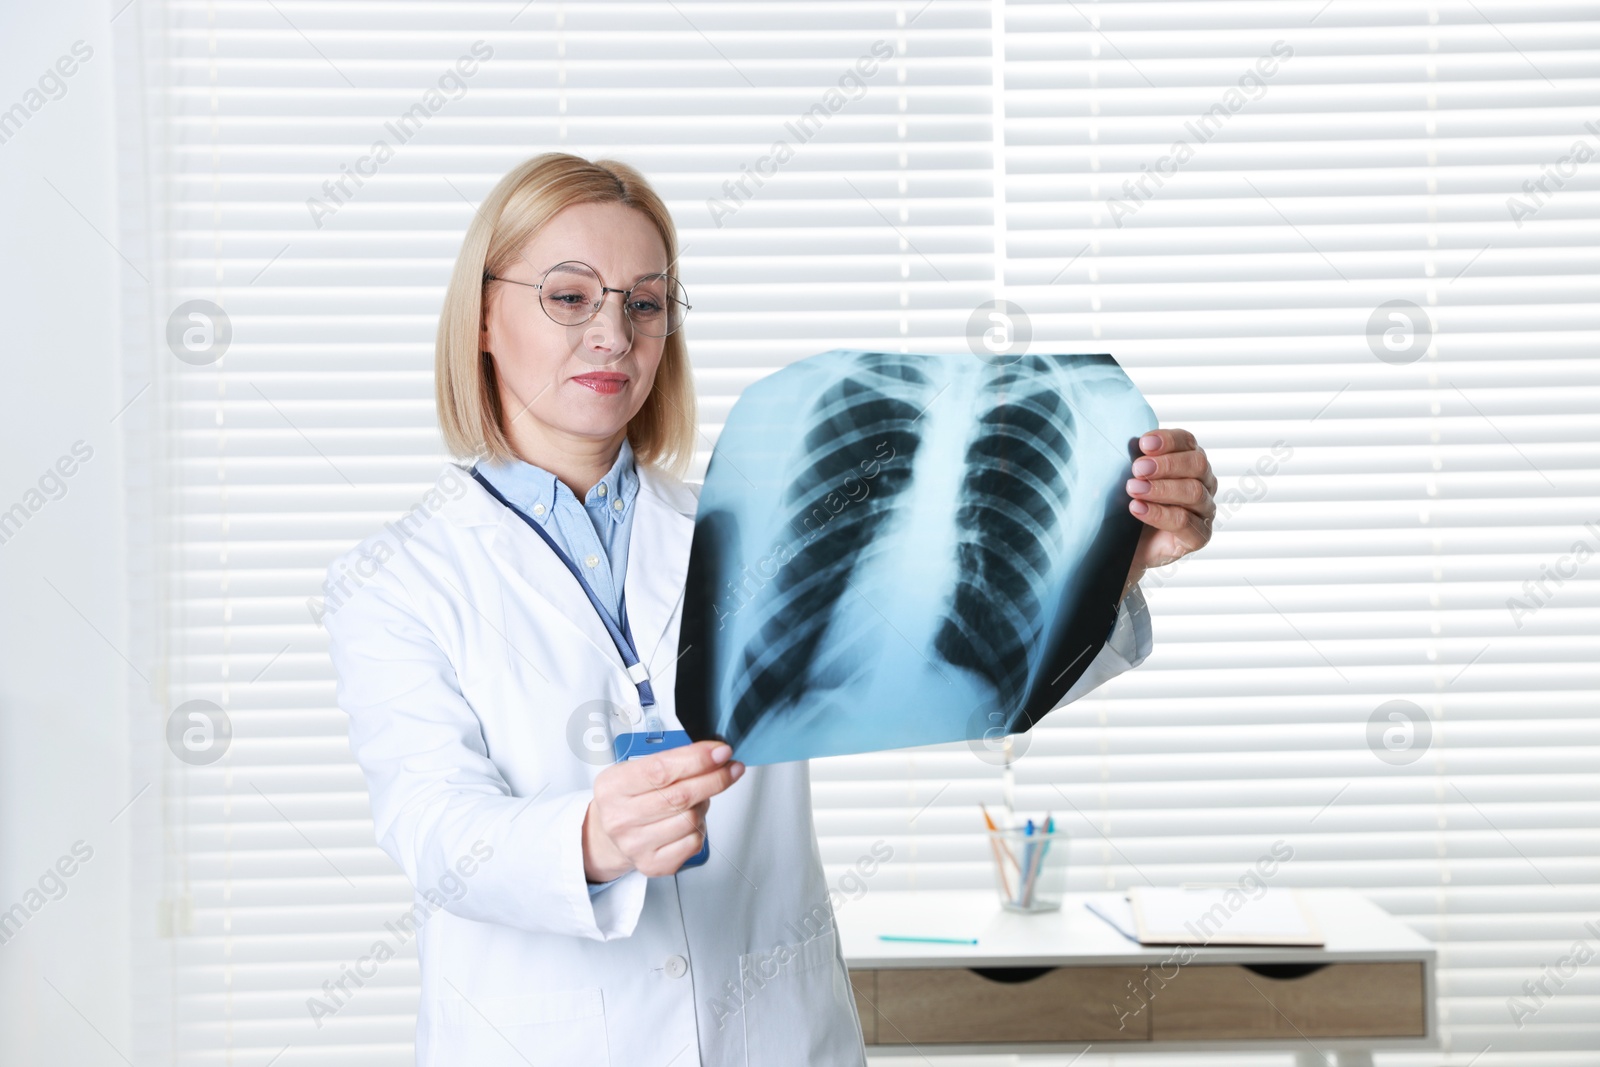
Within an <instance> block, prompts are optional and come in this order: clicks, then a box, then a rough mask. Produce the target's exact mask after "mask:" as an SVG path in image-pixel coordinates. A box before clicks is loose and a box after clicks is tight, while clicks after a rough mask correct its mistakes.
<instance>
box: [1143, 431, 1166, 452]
mask: <svg viewBox="0 0 1600 1067" xmlns="http://www.w3.org/2000/svg"><path fill="white" fill-rule="evenodd" d="M1139 447H1140V448H1142V449H1144V450H1145V451H1146V452H1154V451H1155V450H1156V449H1158V448H1160V447H1161V438H1159V437H1157V436H1156V435H1155V434H1153V433H1147V434H1145V435H1144V436H1143V437H1141V438H1139Z"/></svg>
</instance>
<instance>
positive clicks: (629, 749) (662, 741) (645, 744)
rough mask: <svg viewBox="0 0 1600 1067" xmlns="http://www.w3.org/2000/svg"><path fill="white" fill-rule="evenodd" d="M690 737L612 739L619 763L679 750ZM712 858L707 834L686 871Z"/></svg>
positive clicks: (677, 733)
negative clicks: (675, 749) (673, 749)
mask: <svg viewBox="0 0 1600 1067" xmlns="http://www.w3.org/2000/svg"><path fill="white" fill-rule="evenodd" d="M689 743H690V741H689V735H688V734H686V733H684V732H683V731H682V730H656V731H643V732H639V733H631V734H618V735H616V736H615V737H614V738H612V739H611V745H612V748H613V750H614V751H615V752H616V757H617V762H618V763H621V762H623V761H624V760H635V759H639V758H641V757H643V756H653V755H655V754H656V753H657V752H665V751H667V750H668V749H672V748H679V747H681V746H683V745H687V744H689ZM710 858H711V835H710V834H707V835H706V839H705V841H704V842H703V843H702V844H701V845H700V851H699V852H696V853H695V854H694V855H692V856H690V857H689V858H688V859H686V860H684V861H683V866H682V867H680V868H678V869H679V870H684V869H687V868H689V867H698V866H700V865H701V864H702V863H704V862H705V861H706V860H708V859H710Z"/></svg>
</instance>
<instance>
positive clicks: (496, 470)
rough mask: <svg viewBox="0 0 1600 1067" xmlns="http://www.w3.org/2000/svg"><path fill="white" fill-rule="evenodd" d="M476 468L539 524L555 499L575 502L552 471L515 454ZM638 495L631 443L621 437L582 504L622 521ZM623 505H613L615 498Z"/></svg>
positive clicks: (548, 515) (553, 507)
mask: <svg viewBox="0 0 1600 1067" xmlns="http://www.w3.org/2000/svg"><path fill="white" fill-rule="evenodd" d="M478 470H480V471H482V472H483V476H484V477H485V478H487V479H489V482H490V484H492V485H493V486H494V487H495V488H496V489H498V490H500V492H501V493H502V494H503V495H504V496H505V498H506V499H507V500H509V501H511V502H512V503H513V504H515V505H516V506H517V507H518V508H519V509H520V510H521V511H523V512H524V513H526V514H527V515H529V516H530V517H531V518H533V519H536V520H537V521H538V522H540V523H545V522H548V521H549V519H550V514H551V512H552V511H553V510H554V509H555V506H556V503H557V501H561V502H564V503H567V504H570V505H574V506H575V505H576V504H577V503H578V498H577V496H576V495H575V494H574V493H573V492H572V490H571V489H569V488H567V486H566V485H565V484H564V483H563V482H562V481H561V479H559V478H557V477H556V476H555V475H554V474H552V473H550V472H549V471H547V470H545V469H544V468H543V467H539V466H535V465H534V464H532V463H529V462H527V461H526V460H522V459H517V458H515V457H513V458H511V459H509V460H505V461H503V462H501V461H494V460H482V461H480V462H479V463H478ZM638 494H639V472H638V470H637V469H636V466H635V464H634V459H633V446H632V445H630V444H629V443H628V439H627V438H626V437H624V438H623V439H622V447H621V448H620V449H618V450H617V458H616V461H615V462H613V463H612V464H611V469H610V470H608V471H606V473H605V476H604V477H602V478H601V479H600V480H599V481H598V482H596V483H595V484H594V485H592V486H590V487H589V492H588V495H587V496H586V497H585V499H584V505H585V506H586V507H588V508H593V509H596V510H600V511H603V512H604V513H605V514H607V515H610V516H611V520H612V521H613V522H621V521H622V520H623V518H624V517H626V516H627V514H628V512H629V511H631V510H632V508H633V500H634V497H636V496H637V495H638ZM618 500H620V501H622V506H621V507H620V508H619V507H617V506H616V501H618Z"/></svg>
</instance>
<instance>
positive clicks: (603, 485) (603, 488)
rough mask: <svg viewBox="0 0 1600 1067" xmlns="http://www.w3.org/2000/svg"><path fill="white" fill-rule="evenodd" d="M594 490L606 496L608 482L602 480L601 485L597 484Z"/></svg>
mask: <svg viewBox="0 0 1600 1067" xmlns="http://www.w3.org/2000/svg"><path fill="white" fill-rule="evenodd" d="M594 491H595V492H597V493H599V494H600V495H601V496H605V495H606V483H605V482H601V483H600V484H599V485H597V486H595V489H594Z"/></svg>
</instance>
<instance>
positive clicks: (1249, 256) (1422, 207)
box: [924, 0, 1600, 1065]
mask: <svg viewBox="0 0 1600 1067" xmlns="http://www.w3.org/2000/svg"><path fill="white" fill-rule="evenodd" d="M1594 15H1595V10H1594V8H1593V7H1592V5H1589V6H1585V5H1581V4H1573V3H1523V4H1515V5H1512V4H1456V3H1381V4H1380V3H1346V2H1343V0H1338V2H1335V3H1333V4H1331V5H1329V4H1324V3H1322V2H1321V0H1318V2H1316V3H1308V4H1298V3H1291V4H1251V3H1207V4H1182V3H1177V4H1141V3H1098V4H1092V5H1089V4H1078V5H1067V4H1028V3H1012V4H1008V5H1007V6H1006V27H1005V29H1006V34H1005V41H1006V46H1005V59H1006V65H1005V73H1006V91H1005V105H1006V114H1005V163H1006V184H1005V218H1004V224H1005V242H1006V251H1007V257H1006V262H1005V272H1006V273H1005V279H1006V282H1007V283H1008V286H1007V292H1008V296H1009V297H1010V298H1011V299H1012V300H1013V301H1015V302H1016V303H1018V304H1019V305H1021V306H1022V307H1023V308H1024V309H1025V310H1026V312H1027V313H1028V314H1029V316H1030V319H1031V323H1032V327H1033V331H1034V336H1035V347H1039V345H1040V344H1041V339H1043V344H1044V347H1046V348H1061V347H1067V348H1073V349H1082V348H1085V347H1092V348H1096V349H1104V350H1106V351H1110V352H1113V353H1116V355H1117V357H1118V358H1119V359H1120V360H1121V361H1122V363H1123V365H1124V366H1126V367H1128V368H1129V371H1130V374H1131V375H1132V376H1133V378H1134V379H1135V381H1136V382H1138V383H1139V385H1140V387H1141V388H1142V389H1143V390H1144V391H1145V394H1146V395H1147V397H1148V398H1149V399H1150V402H1151V404H1152V406H1153V407H1154V408H1155V410H1156V411H1157V412H1158V413H1159V414H1160V416H1161V418H1162V420H1163V423H1164V424H1166V425H1177V426H1184V427H1188V428H1190V429H1192V430H1194V431H1195V433H1196V434H1197V436H1198V437H1199V438H1200V440H1201V441H1202V443H1203V444H1204V445H1205V446H1206V448H1207V451H1208V454H1209V455H1210V457H1211V459H1212V462H1213V464H1214V465H1215V467H1216V468H1217V471H1218V475H1219V479H1220V481H1221V483H1222V487H1223V490H1224V491H1225V492H1224V495H1223V497H1222V514H1221V515H1220V517H1219V519H1218V521H1217V534H1216V538H1215V541H1214V542H1213V544H1212V546H1211V547H1210V548H1208V549H1207V551H1206V552H1204V553H1203V554H1200V555H1198V556H1196V557H1194V558H1193V559H1189V560H1184V561H1181V562H1180V563H1178V564H1176V565H1174V566H1172V567H1170V568H1166V569H1165V571H1163V572H1158V573H1156V574H1154V575H1152V576H1151V577H1150V578H1148V579H1147V580H1146V582H1145V583H1144V587H1145V591H1146V594H1147V596H1148V597H1149V600H1150V606H1151V613H1152V617H1153V619H1154V624H1155V632H1156V642H1155V652H1154V653H1153V654H1152V656H1151V658H1150V660H1149V661H1148V662H1147V663H1146V664H1145V665H1144V666H1143V667H1142V668H1141V669H1140V670H1138V671H1136V672H1133V673H1131V674H1129V675H1126V676H1124V677H1122V678H1118V679H1117V680H1115V681H1114V682H1112V683H1111V684H1110V685H1108V686H1106V687H1105V688H1104V689H1102V690H1101V691H1100V692H1099V693H1098V694H1096V696H1095V697H1093V698H1090V699H1086V700H1084V701H1081V702H1079V703H1078V704H1075V705H1073V706H1071V707H1069V708H1067V709H1064V710H1062V711H1059V712H1057V713H1056V714H1054V715H1052V716H1051V717H1050V718H1049V719H1048V720H1046V722H1045V723H1044V724H1043V725H1042V726H1041V727H1040V728H1039V729H1037V730H1036V731H1035V732H1034V736H1033V737H1032V739H1031V744H1030V746H1029V747H1028V749H1027V751H1026V754H1025V755H1024V756H1023V757H1022V758H1021V759H1020V760H1018V762H1017V764H1016V766H1015V768H1014V773H1015V775H1016V779H1017V782H1018V785H1017V795H1018V802H1019V803H1021V804H1025V805H1029V806H1035V807H1041V808H1053V809H1054V810H1055V811H1057V812H1058V813H1065V817H1066V825H1067V826H1068V828H1069V829H1070V830H1072V831H1073V832H1074V833H1076V835H1077V840H1076V841H1075V846H1074V851H1073V857H1074V858H1075V859H1076V860H1077V862H1078V865H1079V866H1078V871H1077V874H1076V876H1075V878H1076V882H1077V884H1078V885H1079V886H1080V887H1082V888H1091V887H1095V886H1124V885H1130V884H1146V883H1155V884H1177V883H1179V882H1183V881H1205V882H1219V881H1220V882H1229V883H1235V882H1237V881H1238V879H1239V878H1240V877H1242V876H1243V875H1244V874H1245V873H1246V871H1247V870H1249V868H1250V866H1251V865H1252V864H1253V863H1254V862H1255V861H1256V859H1257V858H1258V857H1260V856H1262V855H1264V854H1267V853H1268V852H1269V850H1270V849H1271V848H1272V847H1273V845H1274V843H1275V842H1279V841H1282V842H1284V843H1286V844H1287V845H1288V846H1289V847H1291V848H1292V849H1293V850H1294V853H1293V859H1292V860H1290V861H1289V862H1287V863H1285V864H1284V865H1283V866H1282V867H1281V869H1280V870H1279V872H1278V873H1277V874H1276V875H1275V876H1274V878H1273V883H1274V884H1279V885H1305V886H1315V885H1348V886H1353V887H1355V888H1357V889H1360V890H1362V891H1364V892H1366V893H1367V894H1369V895H1370V896H1371V897H1372V898H1373V899H1374V900H1375V901H1376V902H1377V903H1379V904H1380V905H1381V906H1383V907H1384V908H1386V909H1388V910H1389V911H1390V912H1392V913H1394V914H1396V915H1398V916H1400V917H1401V918H1402V919H1403V920H1404V921H1406V922H1407V923H1409V924H1410V925H1411V926H1413V927H1414V928H1415V929H1417V930H1418V931H1420V932H1421V933H1423V934H1425V935H1426V936H1428V937H1430V938H1432V939H1434V940H1435V941H1437V942H1438V943H1439V949H1440V994H1441V1000H1440V1020H1441V1023H1442V1027H1443V1032H1444V1038H1445V1047H1446V1050H1447V1051H1448V1052H1449V1053H1450V1054H1451V1059H1450V1061H1449V1062H1452V1063H1463V1064H1464V1063H1467V1062H1469V1061H1472V1060H1473V1058H1474V1057H1475V1056H1477V1055H1478V1054H1480V1053H1484V1055H1483V1058H1482V1059H1481V1060H1478V1061H1477V1062H1479V1063H1481V1064H1491V1063H1505V1064H1513V1063H1514V1064H1518V1065H1522V1064H1531V1063H1544V1062H1548V1063H1552V1064H1553V1063H1558V1062H1560V1063H1577V1062H1583V1059H1584V1058H1585V1057H1589V1058H1592V1057H1593V1056H1594V1055H1595V1054H1596V1053H1597V1052H1600V1027H1597V1026H1596V1020H1600V969H1594V968H1583V969H1580V970H1578V972H1577V973H1576V974H1562V975H1560V976H1559V977H1560V983H1561V984H1560V985H1559V986H1558V985H1555V984H1551V983H1550V982H1549V981H1548V980H1546V979H1545V975H1546V970H1547V968H1554V967H1557V966H1558V965H1559V961H1560V960H1562V958H1563V957H1565V956H1567V955H1568V953H1569V952H1570V950H1571V948H1572V946H1573V944H1574V942H1578V941H1586V942H1587V943H1588V944H1589V945H1590V947H1591V949H1592V950H1594V951H1595V952H1596V954H1597V955H1600V938H1597V937H1596V936H1595V935H1594V934H1593V933H1592V932H1589V931H1587V930H1586V929H1585V928H1584V923H1585V922H1590V921H1593V920H1595V919H1596V918H1597V917H1600V777H1597V776H1596V775H1595V773H1594V768H1595V766H1596V764H1597V758H1600V715H1597V711H1600V708H1597V703H1596V700H1597V698H1596V691H1597V688H1600V685H1597V683H1600V667H1597V663H1596V660H1597V656H1596V653H1597V651H1600V641H1597V636H1600V581H1597V578H1600V562H1595V563H1590V564H1588V565H1586V566H1584V567H1581V568H1579V569H1578V570H1577V573H1576V575H1575V576H1573V575H1568V577H1567V580H1565V581H1563V582H1561V583H1560V584H1559V585H1558V584H1550V585H1548V586H1547V592H1548V593H1550V594H1551V595H1549V596H1540V599H1541V600H1542V601H1545V603H1546V606H1543V607H1539V608H1537V610H1535V611H1532V612H1531V613H1528V614H1526V615H1523V616H1522V617H1520V619H1519V618H1516V617H1514V616H1513V613H1512V612H1511V611H1509V610H1508V607H1507V605H1508V601H1510V600H1512V599H1513V598H1526V596H1527V592H1526V591H1525V589H1524V583H1525V582H1527V581H1529V580H1534V581H1537V580H1539V579H1540V578H1541V576H1543V575H1545V574H1548V573H1549V571H1550V570H1551V569H1552V568H1556V567H1558V566H1560V567H1561V568H1563V569H1567V570H1571V569H1572V568H1574V567H1576V566H1577V564H1576V563H1574V562H1573V561H1572V560H1571V559H1570V558H1569V559H1568V561H1567V562H1566V563H1561V562H1560V561H1561V560H1563V558H1564V557H1570V555H1571V553H1572V546H1573V545H1574V543H1575V542H1578V541H1582V540H1587V542H1588V544H1589V545H1590V546H1592V550H1593V551H1594V552H1595V553H1596V554H1597V555H1600V462H1597V460H1600V447H1597V441H1596V434H1595V428H1596V426H1597V425H1600V420H1597V418H1596V416H1597V415H1600V360H1597V359H1596V358H1595V356H1596V342H1597V340H1600V332H1597V331H1600V303H1597V300H1596V296H1597V294H1600V290H1597V289H1596V274H1597V273H1600V248H1597V245H1600V241H1597V237H1600V224H1597V222H1596V208H1597V207H1600V196H1597V190H1600V181H1597V174H1600V171H1597V170H1595V169H1594V167H1595V166H1596V165H1595V164H1587V165H1585V166H1580V167H1578V168H1577V170H1576V172H1575V173H1571V174H1567V175H1565V176H1563V177H1562V178H1561V180H1562V182H1564V183H1565V184H1564V186H1563V187H1560V188H1557V187H1556V186H1555V185H1554V184H1550V183H1547V184H1549V188H1550V190H1551V194H1552V195H1548V196H1547V195H1545V194H1543V193H1541V194H1540V195H1539V198H1538V199H1539V201H1541V202H1542V203H1541V206H1539V207H1538V209H1537V211H1536V212H1535V213H1534V214H1533V215H1531V216H1529V217H1526V218H1523V219H1522V220H1521V225H1520V226H1519V225H1518V224H1517V221H1516V220H1514V219H1513V218H1512V216H1511V214H1510V212H1509V209H1508V205H1507V200H1508V198H1510V197H1513V196H1515V197H1518V198H1519V199H1520V200H1524V201H1528V202H1530V203H1531V202H1533V201H1532V198H1530V197H1529V196H1528V195H1527V194H1526V193H1525V192H1524V190H1523V188H1522V186H1523V183H1524V182H1530V181H1536V180H1538V179H1540V178H1541V176H1542V175H1543V174H1544V173H1546V169H1547V168H1551V167H1554V166H1555V165H1556V164H1557V161H1558V160H1560V159H1562V157H1564V156H1567V155H1569V154H1571V153H1572V152H1573V146H1574V144H1575V142H1578V141H1584V142H1587V144H1588V145H1589V146H1590V150H1591V151H1600V136H1597V135H1596V134H1595V133H1594V132H1591V131H1589V130H1587V129H1586V128H1585V126H1584V123H1585V122H1592V121H1593V120H1595V119H1596V117H1597V116H1600V111H1597V110H1596V108H1595V102H1596V100H1597V99H1600V25H1597V23H1596V20H1595V18H1594ZM1263 57H1265V62H1264V61H1263ZM1268 72H1270V73H1268ZM1230 93H1231V94H1232V95H1231V96H1230ZM1218 105H1220V108H1219V109H1218V110H1215V111H1214V110H1213V108H1214V107H1216V106H1218ZM1207 117H1209V118H1207ZM1180 145H1181V147H1180ZM1570 166H1571V164H1568V165H1567V167H1568V168H1569V169H1570ZM1140 182H1143V188H1141V187H1140ZM1394 300H1402V301H1409V302H1411V303H1412V304H1413V305H1416V307H1417V308H1418V309H1419V311H1423V312H1425V314H1426V315H1427V317H1428V319H1429V320H1430V321H1431V323H1432V329H1433V336H1432V339H1431V344H1426V345H1424V346H1422V347H1420V348H1418V349H1417V350H1416V351H1415V358H1414V359H1412V360H1411V361H1409V362H1407V361H1405V355H1404V354H1401V355H1395V354H1393V353H1390V352H1389V351H1388V350H1387V349H1383V348H1382V344H1381V332H1380V335H1379V338H1378V340H1377V341H1376V342H1375V341H1374V340H1372V339H1370V338H1369V330H1370V329H1371V327H1370V326H1369V323H1370V322H1371V320H1372V318H1373V316H1374V313H1375V312H1376V311H1377V309H1379V308H1380V306H1381V305H1383V304H1385V303H1386V302H1388V301H1394ZM1383 324H1384V326H1387V325H1388V322H1387V321H1386V320H1385V321H1384V323H1383ZM1375 343H1376V344H1377V347H1376V348H1375V347H1374V344H1375ZM1380 351H1381V352H1383V353H1384V354H1385V355H1388V356H1389V357H1390V358H1389V360H1385V359H1383V358H1380V356H1379V354H1378V353H1379V352H1380ZM1230 493H1231V495H1228V494H1230ZM1585 523H1594V524H1596V525H1594V526H1591V527H1588V528H1586V527H1585ZM1536 595H1537V594H1536ZM1519 622H1520V625H1519ZM1391 700H1406V701H1410V702H1412V703H1414V704H1415V705H1416V706H1417V707H1418V708H1420V710H1421V713H1422V714H1425V715H1426V716H1427V717H1428V720H1429V725H1430V726H1431V734H1430V736H1429V738H1428V740H1427V742H1426V748H1425V750H1424V746H1423V744H1422V743H1421V742H1420V741H1419V740H1418V739H1419V738H1420V737H1421V734H1413V746H1414V747H1413V748H1412V749H1411V750H1410V751H1402V752H1400V753H1399V754H1398V756H1396V755H1395V754H1392V753H1388V752H1387V751H1385V754H1387V755H1391V758H1393V759H1397V760H1398V759H1399V758H1404V757H1411V758H1410V759H1409V761H1405V762H1399V761H1397V762H1388V761H1385V760H1384V759H1382V758H1380V757H1379V755H1378V754H1377V753H1376V752H1375V751H1374V749H1373V748H1372V747H1370V745H1371V738H1372V731H1371V730H1370V729H1369V725H1368V722H1369V718H1370V717H1371V716H1372V715H1373V714H1374V713H1375V712H1376V711H1378V709H1379V708H1380V706H1381V705H1384V704H1385V703H1386V702H1388V701H1391ZM1387 723H1388V721H1387V720H1385V725H1387ZM1378 748H1379V749H1382V744H1381V740H1380V742H1379V744H1378ZM952 815H953V816H954V815H955V813H952ZM924 818H927V817H924ZM970 855H971V861H972V863H973V866H974V869H975V870H978V869H981V866H982V856H981V854H979V852H978V851H977V850H976V849H973V850H972V852H971V854H970ZM1541 980H1545V981H1546V988H1547V989H1548V990H1549V991H1550V992H1551V993H1553V994H1554V995H1553V996H1545V995H1539V996H1532V997H1530V996H1528V995H1527V994H1526V993H1525V991H1524V988H1523V983H1524V982H1529V981H1533V982H1538V981H1541ZM1513 998H1516V999H1513ZM1519 1005H1521V1007H1518V1006H1519ZM1514 1012H1515V1013H1516V1014H1515V1015H1514ZM1485 1049H1488V1051H1487V1052H1485ZM1308 1051H1309V1050H1308ZM1541 1053H1543V1054H1546V1055H1541ZM1382 1061H1383V1062H1385V1063H1388V1062H1395V1063H1401V1062H1407V1063H1419V1064H1420V1063H1429V1064H1433V1063H1437V1062H1439V1057H1438V1055H1437V1054H1432V1055H1428V1056H1420V1057H1419V1056H1398V1055H1397V1056H1394V1057H1392V1058H1390V1057H1383V1058H1382Z"/></svg>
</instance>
